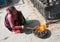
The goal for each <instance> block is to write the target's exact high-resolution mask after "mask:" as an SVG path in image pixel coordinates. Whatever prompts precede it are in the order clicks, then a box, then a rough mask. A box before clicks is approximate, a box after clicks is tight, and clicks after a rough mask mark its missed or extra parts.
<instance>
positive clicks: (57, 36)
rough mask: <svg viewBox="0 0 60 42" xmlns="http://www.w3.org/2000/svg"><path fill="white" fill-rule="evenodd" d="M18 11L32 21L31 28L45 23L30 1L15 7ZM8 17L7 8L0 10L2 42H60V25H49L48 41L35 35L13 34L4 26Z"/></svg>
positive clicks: (0, 38)
mask: <svg viewBox="0 0 60 42" xmlns="http://www.w3.org/2000/svg"><path fill="white" fill-rule="evenodd" d="M14 6H15V7H16V8H17V10H19V11H22V13H23V15H24V17H25V18H29V20H32V24H30V26H31V27H34V26H35V25H39V23H41V22H45V23H46V20H45V18H44V17H43V16H42V15H41V14H40V13H39V12H38V10H37V9H36V8H34V7H33V4H32V3H31V2H30V0H24V3H23V2H22V1H19V3H17V4H15V5H14ZM5 15H6V12H5V8H3V9H0V42H59V41H60V26H59V25H60V23H55V24H51V25H49V28H48V29H49V30H50V31H51V34H50V37H49V38H46V39H42V38H38V37H36V36H35V35H34V34H33V33H29V31H27V33H22V34H21V33H18V34H15V33H11V32H10V31H9V30H8V29H7V28H5V26H4V17H5Z"/></svg>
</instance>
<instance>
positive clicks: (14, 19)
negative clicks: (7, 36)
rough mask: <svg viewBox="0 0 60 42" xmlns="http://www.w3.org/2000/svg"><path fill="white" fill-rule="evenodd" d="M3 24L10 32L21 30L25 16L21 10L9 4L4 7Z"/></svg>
mask: <svg viewBox="0 0 60 42" xmlns="http://www.w3.org/2000/svg"><path fill="white" fill-rule="evenodd" d="M6 11H7V14H6V16H5V26H6V27H7V28H8V29H9V30H10V31H12V32H22V30H23V28H24V24H25V18H24V16H23V15H22V13H21V11H17V10H16V8H15V7H13V6H11V7H8V8H7V9H6Z"/></svg>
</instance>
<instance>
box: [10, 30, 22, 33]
mask: <svg viewBox="0 0 60 42" xmlns="http://www.w3.org/2000/svg"><path fill="white" fill-rule="evenodd" d="M11 32H15V33H22V30H11Z"/></svg>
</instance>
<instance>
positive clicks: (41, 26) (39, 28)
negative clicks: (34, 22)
mask: <svg viewBox="0 0 60 42" xmlns="http://www.w3.org/2000/svg"><path fill="white" fill-rule="evenodd" d="M35 28H36V30H35V32H42V31H44V30H46V29H47V28H46V23H41V25H39V26H35Z"/></svg>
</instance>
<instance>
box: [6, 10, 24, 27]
mask: <svg viewBox="0 0 60 42" xmlns="http://www.w3.org/2000/svg"><path fill="white" fill-rule="evenodd" d="M8 15H9V14H7V15H6V16H5V26H6V27H7V28H8V27H11V25H10V23H9V21H8V18H7V16H8ZM22 18H23V20H24V23H25V18H24V16H23V15H22V13H21V12H19V11H17V19H16V20H13V19H12V18H9V19H11V23H12V24H13V26H14V28H21V27H20V26H21V25H24V23H22V21H23V20H22ZM11 28H12V27H11Z"/></svg>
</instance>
